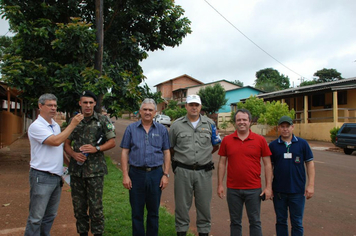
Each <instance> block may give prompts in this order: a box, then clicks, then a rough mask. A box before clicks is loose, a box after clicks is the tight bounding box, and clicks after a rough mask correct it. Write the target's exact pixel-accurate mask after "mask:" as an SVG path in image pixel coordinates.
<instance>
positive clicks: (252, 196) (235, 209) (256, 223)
mask: <svg viewBox="0 0 356 236" xmlns="http://www.w3.org/2000/svg"><path fill="white" fill-rule="evenodd" d="M260 194H261V189H260V188H258V189H231V188H228V189H227V194H226V199H227V204H228V207H229V212H230V221H231V223H230V235H231V236H241V235H242V225H241V222H242V212H243V205H244V203H245V205H246V212H247V216H248V220H249V223H250V236H262V229H261V219H260V214H261V199H260Z"/></svg>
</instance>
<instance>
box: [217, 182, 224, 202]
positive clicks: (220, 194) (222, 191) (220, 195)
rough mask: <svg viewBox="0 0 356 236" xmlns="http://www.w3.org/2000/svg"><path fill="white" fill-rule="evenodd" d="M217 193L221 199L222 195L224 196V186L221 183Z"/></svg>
mask: <svg viewBox="0 0 356 236" xmlns="http://www.w3.org/2000/svg"><path fill="white" fill-rule="evenodd" d="M217 194H218V196H219V198H221V199H223V197H224V187H223V186H222V185H219V186H218V191H217Z"/></svg>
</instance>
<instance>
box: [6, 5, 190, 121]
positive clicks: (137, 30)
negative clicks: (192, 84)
mask: <svg viewBox="0 0 356 236" xmlns="http://www.w3.org/2000/svg"><path fill="white" fill-rule="evenodd" d="M0 10H1V14H2V15H3V17H5V18H6V19H7V20H8V21H9V25H10V30H11V31H12V32H13V33H15V36H14V37H13V43H12V44H11V45H10V46H8V47H7V48H6V51H7V54H6V55H4V56H3V57H2V61H3V65H2V66H1V73H2V75H3V79H4V80H5V81H6V82H8V83H9V84H10V85H11V86H13V87H16V88H18V89H21V90H22V91H23V97H26V98H28V99H31V98H32V99H36V98H38V97H39V95H40V94H42V93H44V92H51V93H54V94H56V95H57V96H58V97H60V98H61V99H60V101H59V105H60V110H62V111H71V110H73V109H75V106H76V105H74V104H77V99H78V98H79V94H80V93H81V92H82V91H83V90H85V89H91V90H93V91H94V92H95V93H97V94H98V95H100V94H105V96H104V105H105V106H106V107H107V108H108V112H109V113H110V114H111V115H115V116H116V115H120V112H121V111H122V110H125V109H127V108H130V107H132V105H133V104H135V103H137V100H139V98H140V90H139V84H140V83H141V82H142V81H143V80H144V78H145V77H144V75H143V71H142V68H141V67H140V65H139V62H140V61H142V60H144V59H146V58H147V56H148V53H147V52H148V51H155V50H159V49H160V50H163V49H164V48H165V47H167V46H168V47H174V46H177V45H179V44H181V43H182V39H183V38H184V37H185V36H186V35H187V34H189V33H191V29H190V26H189V25H190V21H189V20H188V19H187V18H186V17H183V13H184V10H183V9H182V8H181V7H180V6H176V5H174V1H171V0H162V1H144V2H143V1H140V0H131V1H115V0H106V1H105V9H104V32H105V34H104V58H103V73H102V75H101V76H99V71H97V70H94V68H93V66H94V54H95V51H96V50H97V47H98V45H97V44H96V41H95V24H94V22H95V4H93V2H92V1H87V0H72V1H55V0H48V1H30V2H29V1H22V0H7V1H5V0H0ZM0 46H3V45H0ZM108 91H110V93H108ZM34 105H35V104H34Z"/></svg>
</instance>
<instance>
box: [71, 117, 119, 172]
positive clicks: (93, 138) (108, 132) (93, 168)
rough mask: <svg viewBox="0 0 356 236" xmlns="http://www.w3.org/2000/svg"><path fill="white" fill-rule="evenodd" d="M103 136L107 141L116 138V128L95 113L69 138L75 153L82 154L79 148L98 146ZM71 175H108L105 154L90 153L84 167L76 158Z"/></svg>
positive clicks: (72, 164) (72, 163)
mask: <svg viewBox="0 0 356 236" xmlns="http://www.w3.org/2000/svg"><path fill="white" fill-rule="evenodd" d="M101 134H103V135H104V136H105V137H106V139H107V140H109V139H111V138H115V137H116V135H115V128H114V126H113V124H112V123H111V121H110V120H109V118H108V117H106V116H103V115H101V114H98V113H96V112H94V114H93V115H92V116H91V117H89V118H84V120H82V122H80V123H79V124H78V125H77V127H76V128H75V129H74V130H73V132H72V133H71V135H70V136H69V137H68V139H69V140H71V141H73V142H72V148H73V150H74V151H75V152H80V150H79V148H80V147H81V146H83V145H85V144H91V145H93V146H94V147H95V146H98V145H99V144H97V142H98V140H99V139H100V135H101ZM69 173H70V174H71V175H73V176H77V177H85V178H87V177H95V176H103V175H106V174H107V173H108V170H107V167H106V162H105V157H104V153H103V152H102V151H98V152H96V153H89V154H88V156H87V160H86V161H85V162H84V164H83V165H78V164H77V161H76V160H75V159H74V158H71V160H70V164H69Z"/></svg>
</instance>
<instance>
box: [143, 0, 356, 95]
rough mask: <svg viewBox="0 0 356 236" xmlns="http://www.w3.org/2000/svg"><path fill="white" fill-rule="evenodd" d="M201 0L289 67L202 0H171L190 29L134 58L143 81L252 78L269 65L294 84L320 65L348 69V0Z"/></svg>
mask: <svg viewBox="0 0 356 236" xmlns="http://www.w3.org/2000/svg"><path fill="white" fill-rule="evenodd" d="M207 1H208V2H209V3H210V4H211V5H212V6H214V7H215V9H216V10H217V11H219V12H220V13H221V14H222V15H223V16H224V17H225V18H227V19H228V21H229V22H231V23H232V24H233V25H234V26H235V27H237V28H238V29H239V30H240V31H242V32H243V33H244V34H245V35H247V37H249V38H250V39H251V40H252V41H253V42H255V43H256V44H258V45H259V46H260V47H262V48H263V50H265V51H266V52H268V53H269V54H270V55H272V56H273V57H274V58H276V59H277V60H278V61H280V62H281V63H283V64H284V65H285V66H287V67H288V68H290V69H291V70H292V71H291V70H289V69H288V68H286V67H284V66H283V65H281V64H280V63H278V62H277V61H275V60H274V59H272V58H271V57H270V56H268V55H267V54H266V53H264V52H263V51H261V50H260V49H259V48H257V47H256V46H255V45H254V44H253V43H251V42H250V41H249V40H248V39H246V38H245V37H244V36H243V35H242V34H241V33H240V32H238V30H236V29H235V28H234V27H233V26H231V25H230V24H229V23H228V22H227V21H226V20H224V19H223V18H222V17H221V16H220V15H219V14H218V13H217V12H216V11H215V10H214V9H212V8H211V7H210V6H209V5H208V4H207V3H206V2H205V1H204V0H196V1H190V0H176V1H175V3H176V4H177V5H181V6H182V7H183V9H185V11H186V13H185V16H187V17H188V18H189V19H190V20H191V21H192V25H191V27H192V30H193V33H192V34H190V35H188V36H187V37H186V38H185V39H183V43H182V45H180V46H179V47H175V48H167V49H166V50H164V51H159V52H152V53H150V56H149V58H148V59H147V60H145V61H144V62H142V64H141V65H142V67H143V69H144V73H145V75H146V76H147V80H146V82H147V84H148V85H149V86H150V87H151V88H152V87H153V86H154V85H156V84H158V83H160V82H162V81H164V80H168V79H171V78H174V77H177V76H179V75H182V74H188V75H190V76H193V77H194V78H196V79H198V80H201V81H203V82H206V83H208V82H211V81H214V80H219V79H222V78H224V79H226V80H231V81H233V80H237V79H238V80H240V81H243V82H244V84H245V85H253V83H254V80H255V73H256V72H257V71H258V70H261V69H264V68H269V67H272V68H275V69H277V70H278V71H279V72H280V73H282V74H284V75H287V76H288V77H289V78H290V79H291V84H292V85H293V83H294V85H295V86H296V85H298V84H299V83H300V79H299V78H300V76H299V75H302V76H303V77H305V78H306V79H312V78H313V74H314V73H315V72H316V71H317V70H320V69H323V68H334V69H336V70H338V71H339V72H340V73H342V76H343V77H345V78H348V77H354V76H356V73H355V71H356V70H355V69H356V62H353V61H355V60H356V55H355V54H356V53H355V52H356V41H355V40H354V39H355V36H356V31H355V30H354V29H355V26H356V20H355V16H354V13H353V11H354V9H356V1H354V0H341V1H332V0H314V1H309V0H289V1H283V0H269V1H267V0H259V1H244V0H234V1H231V0H207ZM293 71H295V72H296V73H297V74H296V73H294V72H293ZM298 74H299V75H298Z"/></svg>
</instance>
